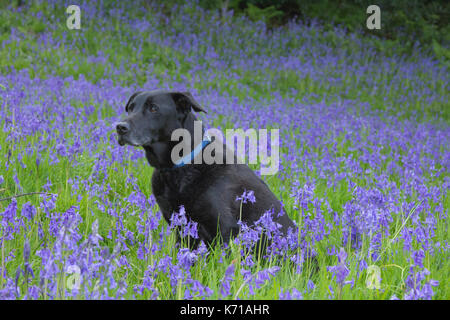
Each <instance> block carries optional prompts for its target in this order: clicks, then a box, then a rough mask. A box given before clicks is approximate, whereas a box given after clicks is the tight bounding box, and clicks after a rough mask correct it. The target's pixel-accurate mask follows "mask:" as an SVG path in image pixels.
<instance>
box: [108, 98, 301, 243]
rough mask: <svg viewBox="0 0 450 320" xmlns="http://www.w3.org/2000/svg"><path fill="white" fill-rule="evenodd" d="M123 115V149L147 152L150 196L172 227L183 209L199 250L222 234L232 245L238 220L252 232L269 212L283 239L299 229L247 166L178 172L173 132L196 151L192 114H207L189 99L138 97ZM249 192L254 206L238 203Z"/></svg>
mask: <svg viewBox="0 0 450 320" xmlns="http://www.w3.org/2000/svg"><path fill="white" fill-rule="evenodd" d="M125 110H126V112H127V113H128V117H126V118H125V119H124V120H123V121H121V122H119V123H118V124H117V126H116V130H117V133H118V142H119V144H120V145H124V144H129V145H132V146H142V147H143V148H144V150H145V155H146V157H147V160H148V162H149V163H150V165H151V166H152V167H154V168H155V170H154V172H153V176H152V190H153V193H154V195H155V198H156V201H157V203H158V205H159V207H160V208H161V211H162V213H163V215H164V218H165V219H166V221H167V222H168V223H170V218H171V216H172V214H173V213H174V212H178V210H179V208H180V206H181V205H183V206H184V207H185V211H186V215H187V216H188V217H189V218H190V219H192V220H193V221H195V222H197V226H198V240H196V241H194V242H195V243H196V244H198V242H199V241H200V240H203V241H204V242H205V243H207V244H210V243H212V242H213V240H215V238H216V236H217V235H218V234H219V235H220V236H221V238H222V240H223V241H224V242H228V241H229V240H230V237H232V236H236V235H237V234H238V233H239V230H240V227H239V224H238V221H239V220H240V219H241V220H242V221H243V222H245V223H246V224H247V225H249V226H251V225H252V224H254V222H255V221H257V220H258V219H259V218H260V217H261V216H262V215H263V214H264V213H265V212H267V211H268V210H271V209H273V214H272V218H273V221H275V222H277V223H279V224H280V225H281V228H280V230H281V232H282V233H283V234H286V233H287V231H288V229H289V228H295V225H294V223H293V222H292V220H291V219H290V218H289V217H288V216H287V214H285V213H284V214H283V212H282V209H281V204H280V201H279V200H278V199H277V198H276V197H275V195H274V194H273V193H272V192H271V191H270V189H269V188H268V186H267V185H266V184H265V182H264V181H263V180H261V179H260V178H259V177H258V176H257V175H256V174H255V173H254V172H253V171H252V170H251V169H250V168H249V167H248V166H247V165H245V164H218V163H213V164H206V163H202V164H194V163H192V164H186V165H184V166H175V164H174V162H173V161H172V159H171V152H172V148H174V146H175V145H176V144H177V143H178V141H172V140H171V135H172V132H173V131H174V130H175V129H178V128H185V129H187V130H188V131H189V132H190V133H191V136H192V142H191V144H192V147H193V148H195V145H194V138H193V137H194V120H196V117H195V115H194V114H193V113H192V110H194V111H196V112H205V110H204V109H203V108H202V107H201V106H200V105H199V104H198V102H197V101H195V99H194V98H193V97H192V95H191V94H190V93H188V92H171V91H165V90H154V91H147V92H136V93H134V94H133V95H132V96H131V97H130V99H129V101H128V103H127V104H126V107H125ZM202 130H203V131H204V130H205V129H204V128H202ZM224 148H226V146H225V147H224ZM200 153H201V152H200ZM216 156H221V155H216ZM223 163H225V161H224V162H223ZM250 190H252V191H253V192H254V196H255V199H256V202H254V203H251V202H247V203H241V201H236V199H237V197H238V196H241V195H242V194H243V193H244V191H250ZM191 243H192V242H191Z"/></svg>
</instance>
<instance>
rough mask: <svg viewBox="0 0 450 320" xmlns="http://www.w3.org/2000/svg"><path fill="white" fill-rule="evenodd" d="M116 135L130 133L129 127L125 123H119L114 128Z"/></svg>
mask: <svg viewBox="0 0 450 320" xmlns="http://www.w3.org/2000/svg"><path fill="white" fill-rule="evenodd" d="M116 130H117V133H118V134H125V133H127V132H128V131H130V125H129V124H128V123H126V122H119V123H118V124H117V126H116Z"/></svg>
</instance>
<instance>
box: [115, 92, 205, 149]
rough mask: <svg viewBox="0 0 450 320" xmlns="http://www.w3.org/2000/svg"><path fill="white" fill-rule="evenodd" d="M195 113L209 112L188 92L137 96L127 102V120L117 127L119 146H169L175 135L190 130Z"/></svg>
mask: <svg viewBox="0 0 450 320" xmlns="http://www.w3.org/2000/svg"><path fill="white" fill-rule="evenodd" d="M192 110H194V111H197V112H200V111H202V112H206V111H205V110H204V109H203V108H202V107H201V106H200V105H199V104H198V102H197V101H195V99H194V98H193V97H192V95H191V94H190V93H189V92H175V91H165V90H154V91H145V92H136V93H134V94H133V95H132V96H131V97H130V99H129V100H128V102H127V104H126V106H125V111H126V112H127V113H128V116H127V117H126V118H125V119H123V120H122V121H121V122H119V123H117V125H116V130H117V134H118V136H119V138H118V142H119V144H120V145H125V144H129V145H132V146H144V147H145V146H152V145H153V144H157V143H168V142H170V139H171V135H172V132H173V131H174V130H175V129H178V128H186V127H189V126H191V125H192V124H191V122H192V123H193V119H195V117H194V116H193V114H192V112H191V111H192Z"/></svg>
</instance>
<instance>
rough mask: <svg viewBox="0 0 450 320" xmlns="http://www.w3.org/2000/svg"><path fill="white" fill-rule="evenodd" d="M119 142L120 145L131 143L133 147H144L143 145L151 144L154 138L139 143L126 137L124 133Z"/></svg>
mask: <svg viewBox="0 0 450 320" xmlns="http://www.w3.org/2000/svg"><path fill="white" fill-rule="evenodd" d="M117 142H118V143H119V145H120V146H124V145H126V144H127V145H130V146H133V147H143V146H150V145H151V143H152V140H150V141H148V142H145V143H138V142H136V141H134V140H132V139H131V140H130V139H128V138H126V137H125V136H123V135H119V137H118V139H117Z"/></svg>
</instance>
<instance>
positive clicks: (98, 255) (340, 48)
mask: <svg viewBox="0 0 450 320" xmlns="http://www.w3.org/2000/svg"><path fill="white" fill-rule="evenodd" d="M70 4H72V3H69V2H68V1H54V0H51V1H32V2H30V4H24V5H23V6H20V7H17V6H14V5H7V4H1V5H0V6H1V7H0V128H1V130H0V152H1V154H2V156H1V157H0V198H1V199H0V200H1V201H0V270H1V273H0V299H449V298H450V283H449V280H450V260H449V248H450V245H449V238H450V237H449V219H448V213H449V208H450V192H449V190H450V173H449V172H450V122H449V121H450V105H449V101H448V100H449V92H450V91H449V81H448V80H449V77H448V66H447V65H445V64H443V63H442V62H441V61H438V60H436V58H435V57H434V56H432V55H430V54H429V53H428V52H427V50H425V48H423V47H422V46H421V44H420V43H419V42H417V43H416V45H415V46H414V50H413V51H412V52H410V53H409V54H408V55H406V54H404V53H403V51H402V50H400V49H401V43H396V42H393V41H390V42H389V45H385V43H384V40H382V39H379V38H377V37H375V36H371V35H370V34H364V35H363V34H359V33H354V32H348V31H347V30H345V29H344V28H341V27H335V28H334V29H331V30H330V29H329V28H328V29H325V28H323V27H322V26H321V24H320V23H319V22H317V21H303V22H294V21H292V22H289V23H288V24H286V25H283V26H278V27H274V28H268V27H267V26H266V24H265V23H264V22H262V21H259V22H258V21H257V22H253V21H251V20H249V19H248V18H246V17H245V16H241V15H237V14H233V12H230V11H229V12H226V13H224V12H222V13H220V12H216V11H205V10H204V9H202V8H201V7H199V6H198V5H197V4H196V2H195V1H194V2H190V3H188V4H186V5H178V6H173V7H170V8H169V7H167V6H164V5H162V4H159V3H157V2H156V3H154V2H147V1H136V2H134V3H131V2H125V1H113V0H104V1H99V2H97V1H80V3H79V6H80V8H81V29H80V30H68V28H67V26H66V19H67V16H68V15H67V14H66V11H65V10H66V8H67V6H68V5H70ZM364 12H365V10H362V14H365V13H364ZM156 88H165V89H173V90H183V91H189V92H191V93H192V95H193V96H194V97H195V98H196V100H197V101H199V103H200V104H201V105H202V106H203V107H204V108H205V109H206V110H207V114H200V115H198V116H199V117H200V119H201V120H202V121H204V122H205V123H208V125H209V126H211V127H215V128H219V129H223V130H224V129H226V128H243V129H244V130H245V129H247V128H268V129H269V128H276V129H279V130H280V159H281V164H280V169H279V172H278V173H277V174H276V175H273V176H263V179H264V180H265V181H266V183H267V184H268V185H269V187H270V188H271V190H272V191H273V192H274V193H275V194H276V195H277V197H278V198H279V199H280V200H281V201H282V203H283V206H284V208H285V211H286V212H287V214H288V215H289V216H290V217H291V218H292V219H293V220H294V221H295V222H296V224H297V226H298V230H297V231H296V232H295V233H292V234H290V235H289V237H288V238H284V239H279V238H276V237H277V236H278V235H277V232H276V228H274V229H273V230H272V229H271V227H273V226H271V225H270V222H267V223H266V224H264V223H263V222H262V223H261V224H258V226H257V227H256V228H255V229H251V228H245V227H244V228H242V233H241V234H240V235H239V236H238V237H237V238H236V239H235V240H234V241H232V242H231V243H229V244H228V245H226V246H220V245H216V246H214V247H211V248H207V247H206V246H205V245H201V246H199V247H198V248H197V249H195V250H192V251H191V250H189V249H187V248H186V246H185V244H184V243H181V244H177V243H176V235H175V232H177V231H176V230H178V229H176V228H174V227H175V226H183V225H184V226H185V227H186V228H184V229H183V228H182V229H181V230H184V231H182V232H192V233H193V234H195V228H192V227H193V223H192V222H188V221H187V220H186V219H185V216H184V210H183V208H180V211H179V212H176V213H174V219H173V221H172V223H171V224H170V225H169V224H167V223H166V222H165V221H164V219H163V218H162V215H161V212H160V211H159V208H158V205H157V204H156V201H155V198H154V196H153V195H152V190H151V183H150V181H151V175H152V170H153V169H152V168H151V167H150V166H149V165H148V163H147V161H146V159H145V158H144V151H143V150H142V149H138V148H133V147H131V146H126V147H120V146H119V145H118V143H117V137H116V132H115V129H114V126H113V124H114V122H116V121H118V120H119V119H121V118H122V117H123V116H124V115H125V110H124V108H125V103H126V102H127V100H128V98H129V97H130V96H131V94H132V93H134V92H135V91H137V90H140V89H143V90H152V89H156ZM252 168H253V169H255V171H257V172H258V167H257V166H252ZM251 200H252V199H250V198H249V197H248V195H243V197H241V200H240V201H251ZM237 201H238V200H237ZM256 201H258V199H256ZM194 227H195V224H194ZM262 229H265V230H272V231H273V237H274V238H276V239H277V241H274V242H273V245H272V246H271V247H270V250H269V253H270V254H269V256H268V257H267V258H265V259H259V258H257V257H256V256H254V255H253V254H252V253H249V252H248V250H245V248H246V247H247V246H250V245H252V244H253V243H254V241H255V240H254V239H255V236H254V235H255V232H258V231H260V230H262Z"/></svg>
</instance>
